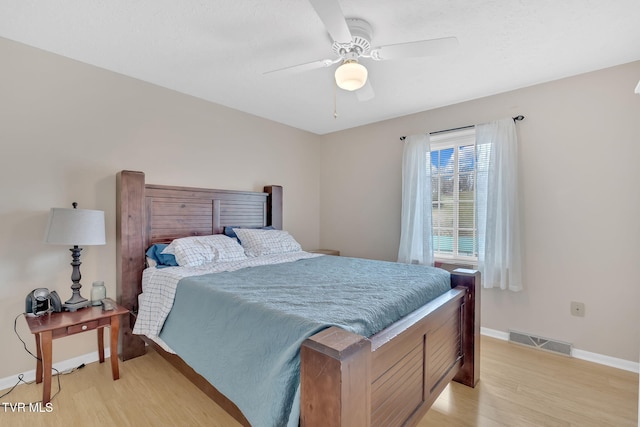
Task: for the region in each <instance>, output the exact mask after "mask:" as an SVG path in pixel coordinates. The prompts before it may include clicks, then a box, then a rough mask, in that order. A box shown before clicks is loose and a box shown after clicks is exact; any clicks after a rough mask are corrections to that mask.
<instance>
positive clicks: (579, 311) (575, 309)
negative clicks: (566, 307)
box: [571, 301, 584, 317]
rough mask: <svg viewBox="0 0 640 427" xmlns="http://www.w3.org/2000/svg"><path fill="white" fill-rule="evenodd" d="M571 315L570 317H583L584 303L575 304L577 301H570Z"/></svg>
mask: <svg viewBox="0 0 640 427" xmlns="http://www.w3.org/2000/svg"><path fill="white" fill-rule="evenodd" d="M571 315H572V316H578V317H584V303H583V302H577V301H571Z"/></svg>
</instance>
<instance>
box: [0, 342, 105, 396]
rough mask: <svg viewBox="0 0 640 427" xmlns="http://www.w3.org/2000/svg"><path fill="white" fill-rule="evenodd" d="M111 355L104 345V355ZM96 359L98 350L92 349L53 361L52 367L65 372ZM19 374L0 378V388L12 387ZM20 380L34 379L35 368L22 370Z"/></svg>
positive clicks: (34, 361) (30, 380)
mask: <svg viewBox="0 0 640 427" xmlns="http://www.w3.org/2000/svg"><path fill="white" fill-rule="evenodd" d="M110 356H111V351H110V349H109V347H105V349H104V357H105V358H107V357H110ZM97 361H98V352H97V351H94V352H93V353H87V354H84V355H82V356H78V357H74V358H72V359H67V360H63V361H61V362H58V363H54V364H53V367H54V368H56V369H57V370H58V371H59V372H65V371H68V370H71V369H73V368H77V367H78V366H80V365H82V364H83V363H84V364H85V365H87V364H89V363H93V362H97ZM33 364H34V365H35V364H36V360H35V359H33ZM19 375H20V374H15V375H12V376H9V377H6V378H0V390H6V389H9V388H11V387H13V386H14V385H16V383H17V382H18V376H19ZM22 375H23V377H22V380H23V381H25V382H32V381H34V380H35V379H36V370H35V369H32V370H30V371H27V372H22Z"/></svg>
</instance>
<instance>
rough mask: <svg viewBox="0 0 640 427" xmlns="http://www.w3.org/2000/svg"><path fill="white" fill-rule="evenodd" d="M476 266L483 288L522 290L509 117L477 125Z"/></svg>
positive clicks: (514, 143) (515, 155) (515, 172)
mask: <svg viewBox="0 0 640 427" xmlns="http://www.w3.org/2000/svg"><path fill="white" fill-rule="evenodd" d="M476 150H477V159H478V163H477V168H478V170H477V174H478V175H477V190H476V210H477V219H478V224H477V225H478V268H479V270H480V272H481V274H482V282H483V286H484V287H485V288H500V289H509V290H511V291H520V290H522V261H521V258H522V256H521V246H520V235H521V232H520V216H519V209H518V140H517V136H516V127H515V124H514V122H513V119H512V118H506V119H502V120H497V121H495V122H491V123H487V124H482V125H477V126H476Z"/></svg>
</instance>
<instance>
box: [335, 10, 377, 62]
mask: <svg viewBox="0 0 640 427" xmlns="http://www.w3.org/2000/svg"><path fill="white" fill-rule="evenodd" d="M346 21H347V26H348V27H349V31H351V37H352V39H351V42H349V43H339V42H333V46H332V48H333V51H334V52H335V53H336V54H337V55H339V56H340V57H341V58H343V59H356V58H358V57H359V56H362V55H367V54H368V53H369V51H371V25H369V23H368V22H367V21H364V20H362V19H358V18H347V19H346Z"/></svg>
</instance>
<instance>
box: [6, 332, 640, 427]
mask: <svg viewBox="0 0 640 427" xmlns="http://www.w3.org/2000/svg"><path fill="white" fill-rule="evenodd" d="M53 383H54V387H53V389H52V393H54V392H55V391H56V390H57V382H56V380H55V378H54V381H53ZM61 383H62V391H61V392H60V393H59V394H58V395H57V396H56V397H55V398H54V399H53V401H52V404H53V410H52V412H50V413H46V412H42V413H30V412H28V409H27V412H15V413H12V412H11V409H10V408H9V407H8V406H5V407H3V406H0V425H3V426H12V427H14V426H15V427H20V426H26V427H37V426H89V425H91V426H102V425H117V426H148V427H151V426H221V427H222V426H225V427H226V426H236V425H237V423H235V421H234V420H233V419H231V418H230V417H229V416H228V415H227V414H226V413H224V412H223V411H222V410H221V409H220V408H219V407H218V406H217V405H216V404H214V403H213V402H212V401H211V400H209V398H208V397H206V396H205V395H204V394H202V393H201V392H200V391H199V390H198V389H196V388H195V386H193V385H192V384H191V383H189V382H188V381H187V380H186V379H185V378H184V377H183V376H182V375H181V374H179V373H178V372H177V371H176V370H175V369H174V368H173V367H172V366H170V365H169V364H167V363H166V362H165V361H164V359H162V358H161V357H160V356H159V355H158V354H156V353H154V352H150V353H148V354H147V355H145V356H143V357H139V358H137V359H133V360H129V361H127V362H124V363H121V364H120V380H118V381H112V380H111V370H110V366H109V363H103V364H98V363H92V364H90V365H87V366H86V367H85V368H83V369H81V370H78V371H76V372H74V373H72V374H70V375H64V376H62V377H61ZM3 393H4V392H2V393H0V394H3ZM41 398H42V386H41V385H36V384H29V385H21V386H19V387H17V388H16V389H15V390H14V391H13V392H12V393H11V394H9V395H8V396H5V397H3V398H2V399H0V400H1V401H2V402H7V403H8V402H12V403H16V402H23V403H26V404H27V408H28V403H29V402H35V401H38V400H39V399H41ZM637 414H638V375H637V374H633V373H630V372H626V371H621V370H618V369H613V368H608V367H604V366H601V365H597V364H593V363H589V362H585V361H581V360H577V359H571V358H568V357H564V356H558V355H555V354H550V353H546V352H542V351H539V350H534V349H530V348H526V347H521V346H518V345H515V344H510V343H507V342H503V341H499V340H495V339H492V338H488V337H482V359H481V376H480V383H479V384H478V386H477V387H476V388H475V389H471V388H468V387H465V386H462V385H460V384H457V383H452V384H451V385H450V386H449V387H448V388H447V389H446V390H445V391H444V392H443V394H442V395H441V396H440V398H439V399H438V400H437V401H436V403H435V404H434V406H433V407H432V408H431V410H430V411H429V413H428V414H427V415H426V417H425V418H424V419H423V420H422V421H421V423H420V424H419V425H420V426H421V427H427V426H447V427H450V426H453V427H456V426H470V427H471V426H473V427H475V426H490V427H494V426H509V427H512V426H580V427H585V426H594V427H595V426H597V427H602V426H615V427H622V426H634V427H635V426H637V425H638V424H637Z"/></svg>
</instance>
